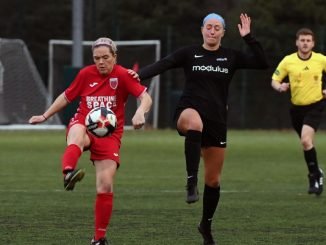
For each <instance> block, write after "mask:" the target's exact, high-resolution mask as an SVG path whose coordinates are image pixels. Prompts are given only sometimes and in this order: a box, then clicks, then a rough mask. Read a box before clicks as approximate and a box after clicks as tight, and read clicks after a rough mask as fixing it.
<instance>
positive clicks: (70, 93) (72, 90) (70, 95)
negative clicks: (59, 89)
mask: <svg viewBox="0 0 326 245" xmlns="http://www.w3.org/2000/svg"><path fill="white" fill-rule="evenodd" d="M83 80H84V71H83V70H81V71H79V73H78V74H77V76H76V77H75V79H74V80H73V81H72V83H71V84H70V85H69V87H68V88H67V89H66V90H65V91H64V93H65V97H66V99H67V100H68V101H69V102H72V101H74V100H75V99H76V98H77V97H79V95H80V94H81V90H82V85H83Z"/></svg>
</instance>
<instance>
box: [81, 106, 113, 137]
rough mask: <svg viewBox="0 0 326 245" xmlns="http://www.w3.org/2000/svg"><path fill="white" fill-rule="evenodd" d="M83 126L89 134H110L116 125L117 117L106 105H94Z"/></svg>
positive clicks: (98, 135) (100, 135) (101, 135)
mask: <svg viewBox="0 0 326 245" xmlns="http://www.w3.org/2000/svg"><path fill="white" fill-rule="evenodd" d="M85 126H86V128H87V130H88V132H90V133H91V134H93V135H95V136H97V137H105V136H108V135H111V134H112V133H113V132H114V130H115V129H116V127H117V117H116V116H115V114H114V112H113V111H111V110H110V109H108V108H106V107H96V108H94V109H93V110H91V111H90V112H89V113H88V114H87V116H86V119H85Z"/></svg>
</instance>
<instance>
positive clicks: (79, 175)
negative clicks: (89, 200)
mask: <svg viewBox="0 0 326 245" xmlns="http://www.w3.org/2000/svg"><path fill="white" fill-rule="evenodd" d="M84 175H85V169H76V170H71V171H69V172H67V173H66V175H65V177H64V178H63V186H64V188H65V190H66V191H72V190H73V189H74V188H75V184H76V182H78V181H81V180H82V179H83V178H84Z"/></svg>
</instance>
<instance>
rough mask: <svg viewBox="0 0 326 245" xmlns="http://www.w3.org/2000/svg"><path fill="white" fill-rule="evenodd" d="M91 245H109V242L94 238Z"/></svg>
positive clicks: (104, 239)
mask: <svg viewBox="0 0 326 245" xmlns="http://www.w3.org/2000/svg"><path fill="white" fill-rule="evenodd" d="M91 245H109V242H108V240H106V238H101V239H99V240H97V241H96V240H95V239H94V238H93V239H92V241H91Z"/></svg>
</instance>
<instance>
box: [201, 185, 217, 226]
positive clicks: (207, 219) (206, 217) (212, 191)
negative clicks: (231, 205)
mask: <svg viewBox="0 0 326 245" xmlns="http://www.w3.org/2000/svg"><path fill="white" fill-rule="evenodd" d="M219 200H220V186H218V187H216V188H213V187H209V186H208V185H205V189H204V196H203V216H202V220H201V222H200V223H201V226H202V227H203V228H204V229H205V230H210V229H211V224H212V220H213V216H214V213H215V210H216V208H217V206H218V202H219Z"/></svg>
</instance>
